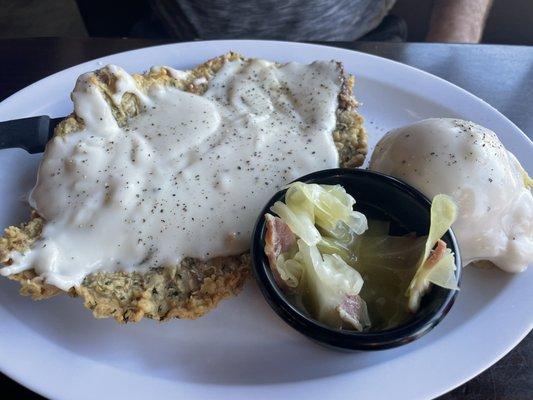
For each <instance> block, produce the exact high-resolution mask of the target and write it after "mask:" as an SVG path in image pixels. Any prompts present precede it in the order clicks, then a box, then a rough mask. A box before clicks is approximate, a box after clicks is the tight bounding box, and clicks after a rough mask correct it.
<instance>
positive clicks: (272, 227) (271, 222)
mask: <svg viewBox="0 0 533 400" xmlns="http://www.w3.org/2000/svg"><path fill="white" fill-rule="evenodd" d="M265 221H266V235H265V254H266V256H267V257H268V262H269V264H270V269H271V270H272V273H273V274H274V279H275V280H276V283H277V284H278V286H279V287H280V288H281V289H282V290H284V291H290V290H291V288H290V287H289V286H288V285H287V283H286V282H285V281H284V280H283V279H282V278H281V275H280V273H279V270H278V268H277V259H278V257H279V255H280V254H281V253H285V252H286V251H289V249H290V248H291V247H292V246H293V245H294V244H295V243H296V236H294V233H292V231H291V230H290V228H289V226H288V225H287V224H286V223H285V222H283V221H282V220H281V219H280V218H278V217H274V216H273V215H271V214H265Z"/></svg>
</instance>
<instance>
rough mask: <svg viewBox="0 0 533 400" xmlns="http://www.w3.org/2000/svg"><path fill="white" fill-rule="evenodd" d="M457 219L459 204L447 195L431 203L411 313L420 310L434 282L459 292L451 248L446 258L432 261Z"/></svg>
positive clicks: (409, 293)
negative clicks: (431, 257)
mask: <svg viewBox="0 0 533 400" xmlns="http://www.w3.org/2000/svg"><path fill="white" fill-rule="evenodd" d="M456 219H457V205H456V204H455V203H454V201H453V200H452V199H451V198H450V197H448V196H446V195H443V194H438V195H436V196H435V197H434V198H433V201H432V203H431V225H430V228H429V234H428V237H427V239H426V243H425V246H424V252H423V254H422V256H421V257H420V260H419V261H418V263H417V266H416V273H415V276H414V277H413V279H412V281H411V283H410V284H409V288H408V289H407V293H406V295H407V297H408V298H409V301H408V306H409V309H410V310H411V312H416V311H418V308H419V306H420V299H421V298H422V296H423V295H424V294H425V292H426V291H427V289H428V287H429V284H430V283H434V284H435V285H439V286H442V287H445V288H447V289H452V290H457V289H458V287H457V282H456V279H455V260H454V256H453V253H452V252H451V250H450V249H445V250H444V255H443V256H442V257H441V258H440V259H439V260H438V261H437V263H436V264H434V263H430V262H429V261H430V255H431V252H432V249H433V248H434V247H435V245H437V242H438V241H440V238H441V237H442V236H444V234H445V233H446V232H447V231H448V229H450V227H451V226H452V224H453V223H454V222H455V220H456ZM437 247H438V246H437Z"/></svg>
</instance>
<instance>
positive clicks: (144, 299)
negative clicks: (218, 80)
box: [0, 52, 367, 323]
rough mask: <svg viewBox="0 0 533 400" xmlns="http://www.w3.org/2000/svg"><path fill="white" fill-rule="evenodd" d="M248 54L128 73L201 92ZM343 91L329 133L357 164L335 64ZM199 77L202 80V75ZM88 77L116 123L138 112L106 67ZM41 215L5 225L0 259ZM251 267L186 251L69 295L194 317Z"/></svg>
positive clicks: (136, 313)
mask: <svg viewBox="0 0 533 400" xmlns="http://www.w3.org/2000/svg"><path fill="white" fill-rule="evenodd" d="M239 59H241V60H245V59H244V58H243V57H242V56H240V55H239V54H237V53H233V52H230V53H228V54H225V55H223V56H220V57H217V58H214V59H212V60H210V61H207V62H206V63H204V64H202V65H200V66H198V67H197V68H195V69H194V70H191V71H190V73H189V74H188V75H187V76H186V77H181V76H175V74H173V73H172V71H171V70H169V69H167V68H164V67H161V68H152V69H151V70H150V71H149V72H147V73H145V74H143V75H138V74H134V75H133V78H134V79H135V82H136V83H137V84H138V86H139V88H141V89H142V90H145V91H146V90H148V89H149V87H150V86H152V85H169V86H174V87H176V88H178V89H181V90H185V91H187V92H191V93H196V94H200V95H201V94H203V93H204V92H205V90H206V89H207V85H208V84H207V82H208V81H209V80H210V79H211V78H212V77H213V76H214V75H215V74H216V72H217V71H218V70H219V69H220V68H221V67H222V66H223V65H224V63H226V62H231V61H236V60H239ZM338 69H339V75H340V76H341V79H342V80H343V82H342V90H341V92H340V93H339V106H338V108H337V111H336V116H337V124H336V128H335V130H334V132H333V139H334V141H335V145H336V147H337V150H338V151H339V159H340V164H341V166H344V167H358V166H360V165H362V163H363V161H364V158H365V155H366V153H367V140H366V139H367V137H366V133H365V131H364V128H363V119H362V117H361V116H360V115H359V114H358V113H357V111H356V108H357V105H358V104H357V101H356V100H355V99H354V98H353V97H352V89H353V84H354V78H353V77H351V76H350V77H346V75H345V74H344V71H343V70H342V65H341V64H340V63H338ZM201 78H204V79H201ZM88 79H90V80H91V83H93V84H94V85H96V86H97V87H98V88H99V90H101V92H102V93H103V94H104V96H105V98H106V100H107V103H108V104H109V107H110V108H111V110H112V111H113V115H114V117H115V119H116V120H117V121H118V122H119V124H124V123H126V121H127V120H128V119H129V118H132V117H135V115H137V114H138V113H139V112H140V111H141V104H140V101H139V99H137V97H136V96H135V95H134V94H131V93H125V94H124V96H123V97H122V100H121V103H120V104H115V103H114V102H113V101H112V94H113V93H115V92H116V81H117V77H116V76H115V75H113V73H112V72H111V71H110V70H109V69H108V68H107V67H104V68H102V69H100V70H97V71H95V72H94V73H92V74H90V76H89V78H88ZM83 128H84V123H83V120H82V119H81V118H79V117H78V116H77V115H76V114H74V113H73V114H71V115H70V116H69V117H67V118H66V119H65V120H64V121H62V122H61V123H60V124H59V125H58V126H57V128H56V130H55V132H54V134H55V135H59V136H62V135H67V134H69V133H71V132H76V131H79V130H82V129H83ZM44 224H45V221H44V220H43V219H42V218H41V217H39V215H38V214H37V213H35V212H32V215H31V219H30V220H29V221H28V222H26V223H23V224H21V225H20V227H14V226H10V227H8V228H7V229H5V232H4V235H3V236H2V237H1V238H0V262H1V263H3V264H6V265H9V264H11V262H12V260H11V256H10V255H11V254H12V252H24V251H26V250H28V249H29V248H30V247H31V245H32V244H33V243H34V242H35V241H36V240H37V239H38V238H39V236H40V234H41V231H42V228H43V225H44ZM249 270H250V257H249V254H248V253H244V254H241V255H238V256H231V257H219V258H215V259H211V260H208V261H201V260H195V259H191V258H187V259H185V260H183V261H182V262H181V263H180V265H178V266H172V267H164V268H163V267H157V268H152V269H150V270H149V271H148V272H145V273H140V272H132V273H126V272H96V273H93V274H90V275H88V276H87V277H86V278H85V279H84V281H83V283H82V284H81V286H79V287H75V288H72V289H70V291H69V292H68V293H69V294H70V295H71V296H80V297H82V298H83V299H84V304H85V306H86V307H87V308H89V309H90V310H92V312H93V315H94V316H95V317H96V318H107V317H113V318H115V320H116V321H117V322H120V323H126V322H137V321H139V320H141V319H142V318H143V317H147V318H151V319H155V320H158V321H165V320H168V319H171V318H187V319H194V318H198V317H200V316H202V315H204V314H205V313H207V312H208V311H209V310H211V309H213V308H214V307H216V305H217V304H218V302H219V301H220V300H222V299H224V298H227V297H230V296H233V295H236V294H237V293H238V292H239V291H240V290H241V288H242V286H243V284H244V282H245V280H246V278H247V277H248V275H249ZM9 278H10V279H13V280H15V281H18V282H20V284H21V289H20V293H21V294H22V295H25V296H31V297H32V298H33V299H34V300H41V299H46V298H49V297H52V296H55V295H56V294H59V293H62V292H63V291H62V290H60V289H58V288H57V287H55V286H52V285H49V284H47V283H46V282H44V281H43V279H42V278H40V277H39V276H38V275H37V274H36V273H35V271H34V270H32V269H30V270H26V271H24V272H21V273H19V274H14V275H11V276H9Z"/></svg>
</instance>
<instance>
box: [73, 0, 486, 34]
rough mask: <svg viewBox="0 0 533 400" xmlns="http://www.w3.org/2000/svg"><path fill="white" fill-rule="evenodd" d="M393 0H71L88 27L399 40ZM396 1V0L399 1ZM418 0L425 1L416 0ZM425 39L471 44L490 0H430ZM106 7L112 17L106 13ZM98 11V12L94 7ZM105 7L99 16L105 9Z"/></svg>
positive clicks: (402, 28) (401, 26)
mask: <svg viewBox="0 0 533 400" xmlns="http://www.w3.org/2000/svg"><path fill="white" fill-rule="evenodd" d="M396 1H397V0H284V1H283V0H115V1H112V2H109V1H107V0H106V1H104V0H77V2H78V5H79V8H80V11H81V13H82V15H83V17H84V20H85V23H86V25H87V28H88V30H89V33H91V31H93V32H94V31H95V29H91V28H92V27H96V28H97V29H96V31H98V28H100V31H101V32H102V28H103V32H102V33H103V34H98V32H96V35H99V36H109V34H106V33H105V29H106V27H105V24H106V21H107V20H110V21H109V22H110V23H114V26H115V27H116V26H117V23H118V24H120V23H121V22H122V23H126V24H127V23H128V21H127V19H128V14H129V18H130V20H131V23H130V26H129V28H128V29H129V32H125V33H122V35H128V36H136V37H151V38H156V37H171V38H175V39H177V40H196V39H203V40H209V39H277V40H293V41H352V40H358V39H361V40H381V41H405V40H406V38H407V26H406V24H405V21H404V20H403V19H401V18H399V17H396V16H393V15H388V13H389V11H390V9H391V8H392V6H393V5H394V4H395V3H396ZM399 1H401V0H399ZM419 1H420V2H425V1H428V0H419ZM431 2H432V9H431V18H430V22H429V30H428V35H427V40H428V41H432V42H456V43H477V42H479V40H480V39H481V35H482V33H483V28H484V24H485V20H486V18H487V15H488V13H489V10H490V6H491V2H492V0H433V1H431ZM113 9H116V10H119V11H120V13H121V15H122V16H121V17H120V16H116V17H113V15H112V14H113ZM102 10H105V12H102ZM106 14H107V16H106Z"/></svg>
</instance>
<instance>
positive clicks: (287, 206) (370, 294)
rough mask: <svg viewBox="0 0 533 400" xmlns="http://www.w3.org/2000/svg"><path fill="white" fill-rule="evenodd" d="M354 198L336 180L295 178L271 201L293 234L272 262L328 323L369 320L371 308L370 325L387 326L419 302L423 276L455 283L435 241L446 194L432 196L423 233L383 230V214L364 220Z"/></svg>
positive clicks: (450, 217)
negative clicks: (312, 181)
mask: <svg viewBox="0 0 533 400" xmlns="http://www.w3.org/2000/svg"><path fill="white" fill-rule="evenodd" d="M354 205H355V199H354V198H353V197H352V196H350V195H349V194H348V193H346V190H345V189H344V188H343V187H342V186H340V185H334V186H331V185H317V184H305V183H301V182H295V183H292V184H291V185H289V187H288V189H287V192H286V195H285V203H283V202H279V201H278V202H276V203H275V204H274V205H273V206H272V208H271V211H272V212H274V213H275V214H277V215H278V217H279V218H280V219H281V220H282V221H283V223H285V224H286V226H288V227H289V229H290V231H292V233H294V235H296V237H297V241H296V244H291V248H290V249H289V250H288V251H285V250H283V251H284V252H283V253H281V254H279V255H278V256H277V258H274V259H275V260H276V264H275V265H274V266H272V265H271V267H272V269H273V270H274V269H275V270H276V272H277V276H279V278H281V279H282V281H283V284H284V285H283V288H282V289H283V290H285V291H286V293H288V294H290V295H294V296H295V297H294V301H295V303H296V304H297V305H298V306H299V307H300V306H301V307H303V308H304V309H305V310H306V311H307V312H309V313H310V315H311V316H313V317H314V318H316V319H317V320H319V321H321V322H322V323H324V324H326V325H328V326H331V327H333V328H341V327H349V328H352V329H356V330H359V331H360V330H363V329H366V328H369V327H370V318H369V314H370V315H372V328H375V329H388V328H392V327H394V326H397V325H399V324H401V323H403V322H404V321H405V320H406V319H408V318H409V315H410V314H409V310H411V311H416V310H417V309H418V306H419V303H420V298H421V297H422V296H423V295H424V293H425V291H426V290H427V288H428V286H429V285H430V283H434V284H436V285H439V286H442V287H445V288H448V289H456V288H457V284H456V280H455V274H454V269H455V263H454V256H453V253H452V252H451V251H450V250H449V249H446V248H445V246H444V247H443V246H442V245H443V243H444V242H441V241H440V238H441V237H442V236H443V235H444V234H445V233H446V231H447V230H448V229H449V227H450V225H451V224H452V223H453V221H454V220H455V218H456V215H457V209H456V208H457V207H456V206H455V204H454V203H453V201H451V200H450V198H448V197H447V196H444V195H438V196H436V197H435V198H434V200H433V204H432V207H431V228H430V232H429V235H428V236H427V237H416V236H415V235H414V234H410V235H405V236H390V235H389V226H390V222H387V221H379V220H371V221H367V219H366V217H365V216H364V215H363V214H361V213H359V212H357V211H354V210H353V207H354ZM436 244H437V247H436V249H435V250H433V248H434V247H435V245H436ZM363 283H364V284H363ZM405 294H406V295H407V297H408V299H406V297H405V296H404V295H405ZM363 299H365V300H366V301H367V302H368V304H367V302H365V300H363Z"/></svg>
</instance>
